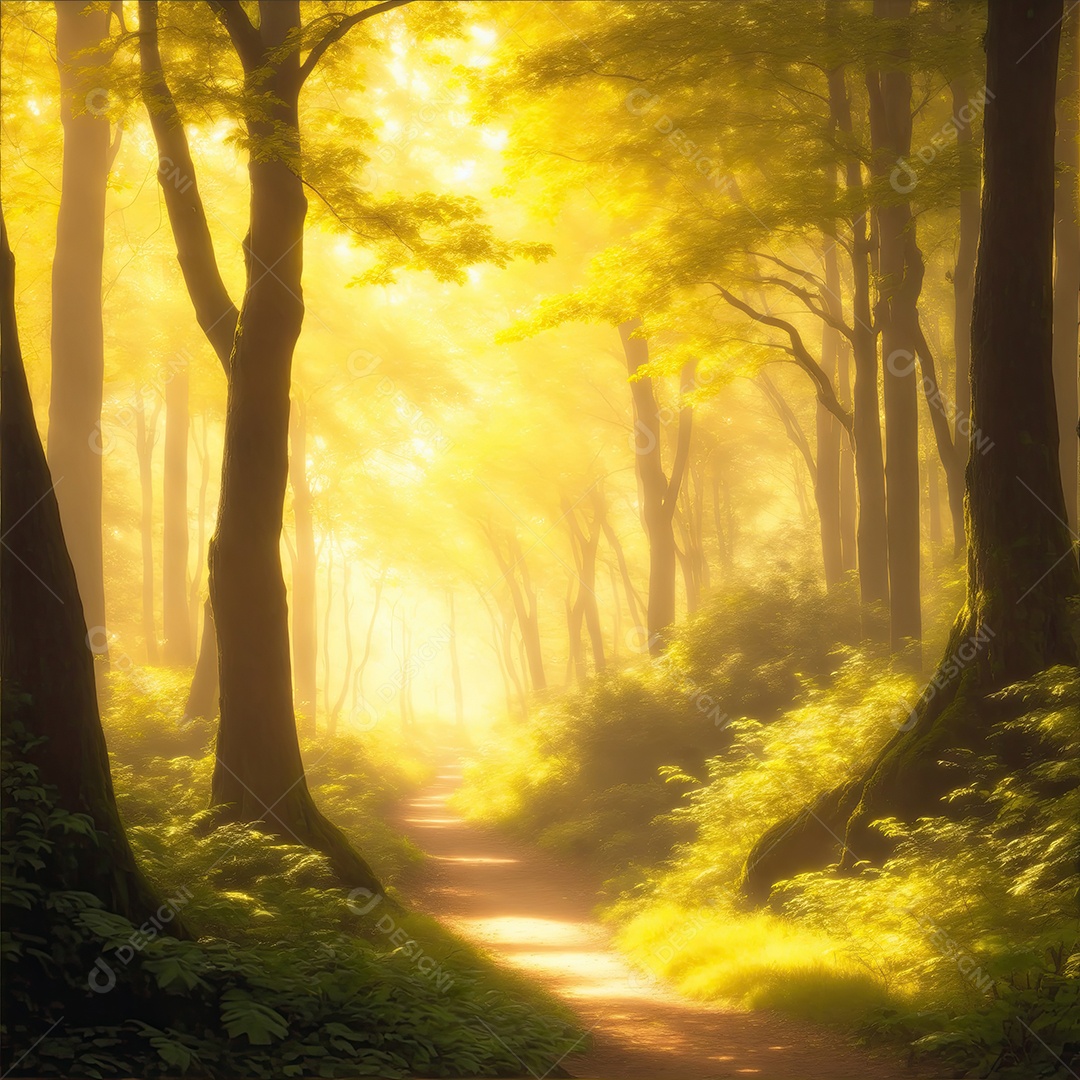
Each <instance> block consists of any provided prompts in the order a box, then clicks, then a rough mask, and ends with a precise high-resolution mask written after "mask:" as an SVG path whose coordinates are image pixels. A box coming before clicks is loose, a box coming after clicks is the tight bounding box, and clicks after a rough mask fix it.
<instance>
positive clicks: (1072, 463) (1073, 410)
mask: <svg viewBox="0 0 1080 1080" xmlns="http://www.w3.org/2000/svg"><path fill="white" fill-rule="evenodd" d="M1078 27H1080V11H1078V10H1077V8H1076V5H1075V4H1074V5H1073V6H1072V7H1071V8H1069V10H1068V12H1067V14H1066V16H1065V20H1064V22H1063V23H1062V24H1061V60H1060V64H1059V71H1058V106H1057V116H1058V128H1057V148H1056V152H1055V157H1056V158H1057V165H1058V173H1057V188H1056V190H1055V196H1054V219H1055V224H1054V247H1055V252H1056V255H1057V262H1056V267H1055V273H1054V391H1055V395H1056V398H1057V415H1058V433H1059V435H1060V443H1059V448H1058V457H1059V461H1060V465H1061V485H1062V488H1063V489H1064V492H1065V510H1066V518H1067V520H1068V522H1069V528H1070V529H1072V531H1073V534H1074V535H1075V534H1076V533H1077V531H1078V525H1077V514H1076V506H1077V482H1078V475H1077V449H1078V443H1077V439H1076V436H1077V434H1078V432H1077V412H1078V411H1080V406H1078V397H1077V378H1078V366H1080V363H1078V357H1077V346H1078V337H1077V316H1078V310H1077V307H1078V304H1077V296H1078V295H1080V186H1078V183H1080V181H1078V167H1080V146H1078V145H1077V138H1078V137H1080V125H1078V123H1077V108H1078V107H1080V105H1078V97H1080V36H1078V34H1077V29H1078Z"/></svg>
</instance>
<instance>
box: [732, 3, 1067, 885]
mask: <svg viewBox="0 0 1080 1080" xmlns="http://www.w3.org/2000/svg"><path fill="white" fill-rule="evenodd" d="M1061 15H1062V0H1031V2H1029V3H1027V4H1023V5H1018V4H1011V3H1008V2H1007V0H991V3H990V7H989V18H988V23H987V33H986V52H987V80H986V81H987V87H988V90H989V92H990V93H989V94H988V97H990V95H991V94H992V97H990V100H989V102H988V104H987V107H986V113H985V121H984V124H985V154H984V167H983V178H984V184H983V190H984V196H985V197H984V199H983V202H982V228H981V237H980V241H979V257H978V266H977V270H976V275H975V301H974V310H973V321H972V357H971V391H972V418H973V421H974V422H975V424H976V425H977V426H978V428H979V429H980V430H981V431H983V432H985V434H986V435H987V437H988V438H989V439H991V440H992V441H993V443H994V446H993V449H992V451H991V452H989V453H985V454H972V455H970V456H969V459H968V466H967V508H968V590H967V603H966V605H965V607H964V609H963V611H961V613H960V615H959V616H958V618H957V620H956V623H955V624H954V626H953V630H952V634H951V636H950V639H949V642H948V644H947V646H946V650H945V656H944V658H943V660H942V662H941V665H940V666H939V669H938V672H937V673H936V674H935V676H934V678H933V679H932V680H931V683H930V685H929V686H928V687H927V690H925V691H924V692H923V694H922V695H921V696H920V698H919V700H918V701H917V702H916V703H915V705H914V707H909V704H908V703H905V704H904V706H903V707H902V708H901V709H899V710H898V716H899V717H900V722H899V723H898V724H897V727H898V730H897V733H896V734H895V735H894V736H893V738H892V739H891V740H890V741H889V742H888V743H887V744H886V746H885V747H884V749H883V750H882V751H881V753H880V754H879V755H878V757H877V759H876V760H875V761H874V762H873V763H872V764H871V766H870V767H869V769H868V770H867V771H866V773H865V775H864V776H863V777H862V778H860V779H859V780H857V781H855V782H854V783H851V784H848V785H845V786H843V787H839V788H836V789H833V790H832V791H829V792H827V793H825V794H823V795H822V796H821V797H820V798H819V799H818V801H817V802H816V803H815V804H814V806H812V807H809V808H807V809H805V810H804V811H802V812H801V813H800V814H798V815H796V816H794V817H792V818H789V819H787V820H785V821H782V822H780V823H779V824H778V825H776V826H774V827H773V828H772V829H770V830H768V832H767V833H766V834H765V835H764V836H763V837H761V839H760V840H759V841H758V843H757V844H756V845H755V848H754V850H753V851H752V852H751V854H750V857H749V858H748V860H747V864H746V867H745V870H744V878H743V887H744V889H745V890H746V891H747V892H748V893H749V894H750V895H752V896H755V897H757V898H763V897H764V896H765V895H766V894H767V892H768V888H769V886H770V885H771V883H772V882H775V881H777V880H780V879H781V878H786V877H789V876H791V875H792V874H794V873H799V872H801V871H803V870H806V869H811V868H814V867H820V866H824V865H826V864H827V863H829V862H831V861H834V860H835V859H836V857H837V855H838V854H841V855H842V859H843V863H844V864H845V865H848V866H850V865H851V864H853V863H855V862H856V861H859V860H863V859H878V858H881V857H882V856H883V855H884V854H886V853H887V851H888V850H889V842H888V840H887V839H886V838H885V837H883V836H882V835H881V834H880V833H878V832H876V831H875V830H873V829H872V828H871V822H873V821H875V820H878V819H880V818H882V817H898V818H900V819H901V820H906V821H911V820H914V819H915V818H917V817H919V816H921V815H926V814H931V813H940V812H941V810H942V804H941V799H942V797H943V796H944V795H945V794H946V793H947V792H948V791H950V790H952V789H953V788H956V787H958V786H959V785H960V784H962V783H963V782H964V779H965V776H966V772H965V770H964V768H963V764H964V762H965V760H966V757H967V755H970V753H972V752H975V753H979V752H985V748H986V734H987V733H986V730H985V726H984V722H983V721H982V719H981V718H980V710H979V708H978V702H979V699H980V697H981V696H982V695H984V694H986V693H988V692H992V691H993V690H995V689H998V688H1000V687H1002V686H1004V685H1007V684H1009V683H1013V682H1016V681H1018V680H1022V679H1025V678H1028V677H1030V676H1031V675H1033V674H1035V673H1036V672H1039V671H1042V670H1044V669H1046V668H1048V667H1051V666H1053V665H1055V664H1067V665H1075V664H1076V663H1077V660H1078V656H1077V647H1076V641H1075V639H1074V637H1073V633H1072V627H1071V625H1070V619H1069V612H1068V607H1067V604H1068V598H1069V597H1075V596H1077V595H1078V594H1080V569H1078V567H1077V562H1076V558H1075V556H1074V554H1073V551H1072V547H1071V543H1070V537H1069V533H1068V530H1067V529H1066V527H1065V524H1064V509H1065V500H1064V496H1063V494H1062V490H1061V472H1060V467H1059V465H1058V456H1057V452H1056V451H1057V438H1058V432H1057V410H1056V406H1055V401H1054V384H1053V333H1052V330H1053V312H1052V305H1051V297H1052V281H1053V269H1052V262H1053V259H1052V253H1053V237H1054V91H1055V78H1056V67H1057V53H1058V35H1059V32H1060V31H1059V23H1060V19H1061ZM1018 161H1019V162H1023V163H1024V167H1023V168H1017V167H1016V163H1017V162H1018ZM956 657H959V658H960V659H961V660H963V661H964V666H962V667H961V668H960V670H957V667H958V665H957V663H956V660H955V658H956ZM822 826H825V827H822ZM841 835H843V836H845V843H844V847H843V850H842V852H841V851H840V849H839V848H838V845H837V843H836V837H838V836H841Z"/></svg>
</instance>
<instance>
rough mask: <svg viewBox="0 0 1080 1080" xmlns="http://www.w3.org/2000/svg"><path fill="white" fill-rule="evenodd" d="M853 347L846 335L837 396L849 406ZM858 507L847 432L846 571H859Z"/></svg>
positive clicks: (843, 492)
mask: <svg viewBox="0 0 1080 1080" xmlns="http://www.w3.org/2000/svg"><path fill="white" fill-rule="evenodd" d="M850 362H851V349H850V346H849V343H848V341H847V339H846V338H842V339H841V341H840V349H839V352H838V353H837V363H836V389H837V397H838V398H839V399H840V403H841V404H842V405H843V406H844V407H845V408H851V407H852V404H851V371H850ZM857 518H858V508H857V507H856V505H855V451H854V449H853V447H852V445H851V436H850V435H848V433H847V432H846V431H844V432H842V433H841V436H840V549H841V551H842V552H843V567H844V573H845V574H846V573H849V572H850V571H852V570H857V569H858V566H859V556H858V546H857V543H856V539H855V529H856V520H857Z"/></svg>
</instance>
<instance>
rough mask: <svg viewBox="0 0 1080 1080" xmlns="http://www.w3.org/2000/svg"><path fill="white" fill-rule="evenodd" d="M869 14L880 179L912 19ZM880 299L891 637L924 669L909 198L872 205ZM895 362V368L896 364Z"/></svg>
mask: <svg viewBox="0 0 1080 1080" xmlns="http://www.w3.org/2000/svg"><path fill="white" fill-rule="evenodd" d="M874 14H875V16H876V17H877V18H878V19H881V20H884V21H887V22H888V23H889V25H890V28H891V29H892V31H893V35H892V40H893V47H892V52H891V57H890V58H891V59H892V60H893V61H894V65H895V66H890V67H888V68H886V69H885V70H883V71H880V72H878V71H876V70H869V71H867V73H866V86H867V91H868V94H869V101H870V132H871V139H872V143H873V153H874V164H873V170H872V171H873V173H874V175H875V176H877V177H884V176H887V175H889V174H890V173H891V170H892V169H893V167H894V165H895V163H896V162H897V161H898V160H906V159H907V158H908V157H909V156H910V155H911V76H910V75H909V74H908V73H907V71H906V70H904V69H903V67H902V64H903V63H904V61H905V60H906V59H907V56H908V50H907V47H906V46H905V45H904V44H902V38H901V35H903V33H904V32H905V25H906V23H907V22H908V20H909V19H910V16H911V0H874ZM876 215H877V224H878V243H879V255H878V271H879V282H880V285H879V297H878V303H877V306H876V310H875V318H876V320H877V322H878V324H879V325H880V326H881V352H882V356H883V357H884V358H885V367H884V373H883V378H884V403H885V493H886V512H887V516H886V530H887V537H888V553H889V596H890V607H889V611H890V639H891V644H892V648H893V651H894V652H903V653H904V654H905V657H906V659H907V662H908V663H909V664H910V665H911V666H912V667H914V668H915V669H916V670H917V669H918V668H920V667H921V666H922V662H921V655H922V650H921V645H920V642H921V640H922V611H921V596H922V594H921V590H920V584H919V399H918V387H917V386H916V381H915V374H914V367H913V366H912V365H911V363H910V361H911V360H912V359H914V356H915V351H916V341H917V335H918V314H917V308H916V305H917V303H918V299H919V293H920V292H921V291H922V279H923V259H922V253H921V252H920V251H919V247H918V244H917V243H916V239H915V219H914V217H913V216H912V214H911V205H910V203H909V202H908V201H907V199H906V198H902V197H896V196H892V197H887V198H886V199H885V200H884V201H883V202H882V203H881V204H880V205H879V206H878V207H877V208H876ZM898 359H899V361H900V364H899V365H898V364H897V360H898Z"/></svg>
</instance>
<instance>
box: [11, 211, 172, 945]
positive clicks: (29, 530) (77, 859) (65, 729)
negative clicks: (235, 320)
mask: <svg viewBox="0 0 1080 1080" xmlns="http://www.w3.org/2000/svg"><path fill="white" fill-rule="evenodd" d="M0 462H2V463H3V464H2V467H0V533H2V534H3V536H4V543H3V544H2V545H0V678H2V680H3V685H4V693H5V699H6V700H5V706H4V713H5V720H6V721H7V722H8V723H10V722H11V721H12V720H14V719H16V718H17V719H18V720H19V721H20V722H22V723H23V724H24V726H25V727H26V728H27V730H28V734H29V735H30V736H31V737H41V738H43V739H44V741H43V742H41V743H40V744H38V745H37V746H34V747H32V748H31V749H30V751H29V758H30V761H31V762H32V763H33V764H34V765H36V766H37V768H38V770H39V777H40V781H41V782H42V783H43V784H49V785H52V786H54V787H55V788H56V790H57V793H58V799H59V804H60V806H62V807H63V808H64V809H66V810H68V811H69V812H71V813H76V814H88V815H89V816H90V818H91V819H92V820H93V822H94V827H95V828H96V829H97V830H98V832H99V835H100V836H101V839H102V843H103V845H104V846H98V845H94V844H91V843H90V842H89V841H88V840H86V839H85V838H82V837H79V836H71V837H69V841H68V842H66V843H64V844H62V845H58V846H57V847H56V848H52V849H50V850H49V851H44V852H42V853H41V854H42V860H43V864H44V865H43V866H42V867H41V869H40V870H39V871H38V881H39V883H41V884H44V885H45V886H46V888H52V889H75V890H79V891H83V892H89V893H92V894H93V895H94V896H96V897H97V898H98V899H99V900H101V902H102V903H103V904H104V905H105V908H106V910H108V911H114V912H117V913H118V914H120V915H123V916H125V917H127V918H128V919H130V920H131V921H132V922H133V923H135V924H136V925H139V924H141V923H142V922H144V921H145V920H146V919H148V918H150V916H151V915H153V913H154V912H155V911H156V910H157V909H158V908H159V906H160V904H161V901H160V899H159V898H158V897H156V896H155V895H154V893H153V890H152V889H151V887H150V885H149V883H148V882H147V881H146V879H145V878H144V877H143V875H142V874H141V872H140V871H139V869H138V867H137V866H136V864H135V857H134V855H133V854H132V851H131V848H130V847H129V845H128V841H127V837H126V835H125V834H124V827H123V824H122V823H121V821H120V817H119V814H118V813H117V809H116V798H115V796H114V794H113V786H112V777H111V774H110V772H109V757H108V753H107V751H106V747H105V736H104V734H103V733H102V730H101V721H100V719H99V716H98V706H97V697H96V693H95V686H94V660H93V653H92V652H91V651H90V649H89V648H88V646H87V628H86V621H85V619H84V618H83V610H82V605H81V603H80V600H79V591H78V583H77V580H76V577H75V570H74V567H73V565H72V562H71V559H70V558H69V557H68V553H67V550H66V548H65V545H64V536H63V530H62V528H61V523H60V512H59V508H58V506H57V500H56V496H55V494H54V493H53V481H52V477H51V476H50V474H49V467H48V465H47V464H46V462H45V452H44V450H43V449H42V446H41V440H40V438H39V437H38V432H37V425H36V423H35V420H34V411H33V405H32V403H31V401H30V391H29V389H28V387H27V384H26V373H25V371H24V369H23V360H22V352H21V351H20V348H19V336H18V327H17V325H16V321H15V260H14V258H13V257H12V254H11V249H10V248H9V246H8V237H7V230H6V228H5V227H4V225H3V221H2V219H0ZM8 695H13V696H14V695H26V697H27V699H28V700H26V701H25V702H19V703H18V705H17V706H15V707H14V708H9V701H10V700H12V699H8ZM5 816H6V815H5ZM170 932H171V933H172V934H177V935H183V933H184V931H183V927H182V925H181V924H180V922H179V921H178V920H177V921H174V922H173V923H172V924H171V926H170Z"/></svg>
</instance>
